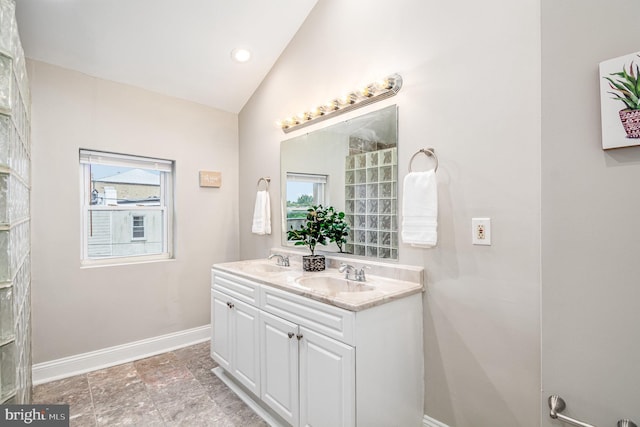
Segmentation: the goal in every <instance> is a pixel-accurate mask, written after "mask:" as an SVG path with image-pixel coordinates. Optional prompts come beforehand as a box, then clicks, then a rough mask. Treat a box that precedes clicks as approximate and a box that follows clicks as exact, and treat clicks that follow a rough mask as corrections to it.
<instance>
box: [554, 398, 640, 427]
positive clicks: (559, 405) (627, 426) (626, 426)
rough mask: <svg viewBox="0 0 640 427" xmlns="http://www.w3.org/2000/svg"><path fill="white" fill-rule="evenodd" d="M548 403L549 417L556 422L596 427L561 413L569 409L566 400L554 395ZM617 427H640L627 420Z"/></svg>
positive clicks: (580, 426)
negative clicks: (556, 420)
mask: <svg viewBox="0 0 640 427" xmlns="http://www.w3.org/2000/svg"><path fill="white" fill-rule="evenodd" d="M547 402H548V403H549V416H550V417H551V418H553V419H554V420H555V419H558V420H560V421H563V422H565V423H567V424H571V425H574V426H578V427H595V426H594V425H593V424H587V423H584V422H582V421H579V420H576V419H575V418H571V417H567V416H566V415H562V414H561V412H562V411H564V410H565V409H566V408H567V404H566V403H565V401H564V399H563V398H561V397H560V396H558V395H557V394H553V395H551V396H549V399H547ZM617 427H638V426H636V424H635V423H634V422H633V421H631V420H626V419H625V420H619V421H618V424H617Z"/></svg>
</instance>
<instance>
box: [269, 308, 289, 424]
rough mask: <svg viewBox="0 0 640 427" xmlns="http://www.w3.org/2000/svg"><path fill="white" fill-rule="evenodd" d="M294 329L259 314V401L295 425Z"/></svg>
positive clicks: (282, 321) (270, 317) (281, 320)
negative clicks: (260, 358) (260, 356)
mask: <svg viewBox="0 0 640 427" xmlns="http://www.w3.org/2000/svg"><path fill="white" fill-rule="evenodd" d="M297 334H298V326H297V325H296V324H294V323H291V322H288V321H286V320H284V319H281V318H279V317H276V316H272V315H271V314H269V313H265V312H263V311H261V312H260V340H261V350H262V360H261V366H260V372H261V381H262V385H261V390H262V392H261V394H260V397H261V398H262V400H263V401H264V402H265V403H266V404H267V405H269V406H270V407H271V409H273V410H274V411H275V412H276V413H277V414H278V415H280V416H281V417H282V418H284V419H285V420H286V421H287V422H289V423H290V424H291V425H293V426H297V425H298V338H297Z"/></svg>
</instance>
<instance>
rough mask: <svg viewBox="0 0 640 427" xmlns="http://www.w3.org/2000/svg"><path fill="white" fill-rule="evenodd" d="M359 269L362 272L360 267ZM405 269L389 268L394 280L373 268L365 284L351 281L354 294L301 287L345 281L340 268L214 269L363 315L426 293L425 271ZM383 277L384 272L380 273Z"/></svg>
mask: <svg viewBox="0 0 640 427" xmlns="http://www.w3.org/2000/svg"><path fill="white" fill-rule="evenodd" d="M329 264H331V263H329ZM361 264H362V263H361ZM357 267H358V268H359V267H360V265H358V266H357ZM394 267H395V266H394ZM402 267H403V266H399V267H398V268H393V267H392V268H386V269H385V270H386V271H385V273H386V274H387V275H389V274H388V273H387V271H391V272H392V273H391V276H392V277H385V276H382V275H376V274H374V273H376V271H375V267H373V268H372V273H371V274H370V273H369V270H367V272H366V274H367V278H366V281H365V282H356V281H353V280H350V281H349V287H350V288H351V289H353V290H352V291H348V292H340V291H334V290H329V289H314V288H310V287H306V286H304V285H302V284H300V283H298V279H301V278H303V280H302V281H301V282H302V283H303V282H304V279H306V278H308V277H332V278H344V273H340V272H339V271H338V269H337V268H327V269H326V270H324V271H321V272H308V271H303V270H302V264H301V263H297V262H291V266H290V267H280V266H277V265H276V263H275V260H267V259H255V260H247V261H235V262H226V263H220V264H214V266H213V269H214V270H219V271H222V272H226V273H232V274H237V275H239V276H242V277H245V278H248V279H251V280H253V281H256V282H258V283H260V284H265V285H269V286H273V287H275V288H279V289H282V290H285V291H288V292H291V293H294V294H297V295H301V296H304V297H308V298H311V299H314V300H316V301H321V302H324V303H327V304H331V305H334V306H336V307H340V308H344V309H346V310H349V311H360V310H365V309H367V308H371V307H374V306H377V305H380V304H385V303H387V302H391V301H394V300H397V299H399V298H403V297H406V296H409V295H412V294H416V293H420V292H423V291H424V285H423V278H422V276H423V275H422V269H417V268H414V267H408V268H409V269H410V271H408V272H407V271H403V268H402ZM380 273H383V271H382V270H380ZM359 286H360V288H359ZM360 289H361V290H360ZM354 290H355V291H354Z"/></svg>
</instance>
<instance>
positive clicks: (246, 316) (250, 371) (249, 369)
mask: <svg viewBox="0 0 640 427" xmlns="http://www.w3.org/2000/svg"><path fill="white" fill-rule="evenodd" d="M231 302H232V304H233V306H232V310H230V311H231V312H232V313H233V316H234V319H233V323H232V324H233V336H232V342H233V351H232V354H233V357H232V361H233V362H232V364H231V370H232V373H233V375H234V377H235V378H236V379H237V380H238V381H240V382H241V383H242V384H243V385H244V386H245V387H247V388H248V389H249V390H250V391H252V392H253V393H254V394H255V395H256V396H259V395H260V322H259V320H260V316H259V313H260V311H259V310H258V309H257V308H255V307H252V306H250V305H248V304H245V303H242V302H240V301H238V300H235V299H232V300H231Z"/></svg>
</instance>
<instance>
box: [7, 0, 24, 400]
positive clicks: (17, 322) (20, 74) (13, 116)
mask: <svg viewBox="0 0 640 427" xmlns="http://www.w3.org/2000/svg"><path fill="white" fill-rule="evenodd" d="M15 7H16V6H15V2H14V1H13V0H0V404H3V403H7V404H8V403H16V404H23V403H29V401H30V400H31V303H30V301H31V263H30V260H31V238H30V216H31V215H30V202H29V194H30V185H31V184H30V180H31V170H30V168H31V159H30V101H29V100H30V96H29V85H28V82H27V73H26V64H25V58H24V52H23V50H22V45H21V43H20V38H19V36H18V28H17V24H16V18H15Z"/></svg>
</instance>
